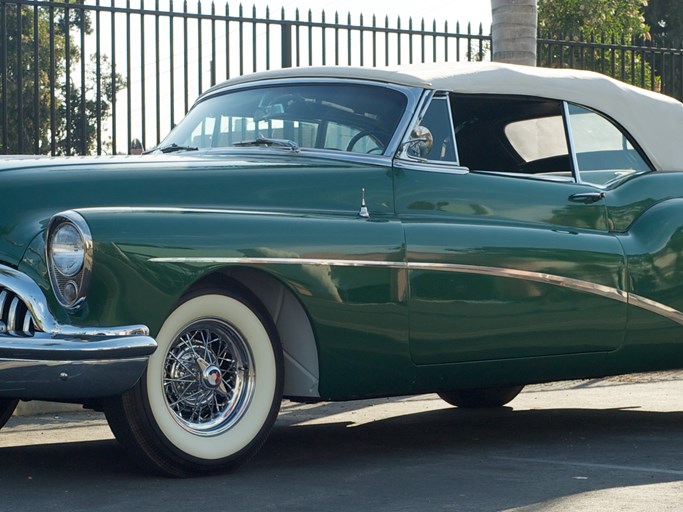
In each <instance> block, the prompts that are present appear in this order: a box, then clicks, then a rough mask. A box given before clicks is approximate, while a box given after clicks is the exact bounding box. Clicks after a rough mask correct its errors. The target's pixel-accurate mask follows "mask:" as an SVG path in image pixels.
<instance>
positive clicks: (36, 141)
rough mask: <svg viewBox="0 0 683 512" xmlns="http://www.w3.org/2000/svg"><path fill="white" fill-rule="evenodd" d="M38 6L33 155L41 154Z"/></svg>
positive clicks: (35, 41) (34, 24)
mask: <svg viewBox="0 0 683 512" xmlns="http://www.w3.org/2000/svg"><path fill="white" fill-rule="evenodd" d="M39 43H40V41H39V36H38V5H34V6H33V154H34V155H37V154H39V153H40V74H39V71H40V68H41V66H40V61H39V56H38V45H39Z"/></svg>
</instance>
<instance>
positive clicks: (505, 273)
mask: <svg viewBox="0 0 683 512" xmlns="http://www.w3.org/2000/svg"><path fill="white" fill-rule="evenodd" d="M149 261H150V262H154V263H184V264H195V263H198V264H224V265H313V266H322V265H325V266H331V267H374V268H395V269H407V270H436V271H439V272H458V273H463V274H482V275H489V276H496V277H506V278H509V279H520V280H526V281H534V282H537V283H544V284H550V285H554V286H559V287H562V288H567V289H570V290H575V291H580V292H584V293H590V294H593V295H598V296H600V297H605V298H607V299H611V300H616V301H618V302H622V303H624V304H629V305H631V306H634V307H637V308H641V309H645V310H647V311H650V312H652V313H655V314H658V315H661V316H663V317H665V318H668V319H670V320H673V321H674V322H677V323H679V324H681V325H683V313H682V312H680V311H678V310H676V309H674V308H672V307H670V306H667V305H665V304H662V303H660V302H656V301H654V300H650V299H647V298H645V297H641V296H640V295H637V294H634V293H628V292H626V291H625V290H620V289H619V288H614V287H612V286H606V285H602V284H597V283H591V282H589V281H583V280H581V279H573V278H570V277H563V276H557V275H554V274H547V273H544V272H533V271H529V270H518V269H511V268H501V267H487V266H481V265H462V264H454V263H420V262H410V263H406V262H400V261H372V260H343V259H331V258H330V259H327V258H241V257H234V258H193V257H188V258H182V257H169V258H150V260H149Z"/></svg>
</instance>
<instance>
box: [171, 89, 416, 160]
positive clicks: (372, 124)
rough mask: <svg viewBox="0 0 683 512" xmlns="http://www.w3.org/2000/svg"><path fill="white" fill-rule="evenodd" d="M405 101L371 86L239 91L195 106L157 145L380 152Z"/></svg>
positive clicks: (388, 138)
mask: <svg viewBox="0 0 683 512" xmlns="http://www.w3.org/2000/svg"><path fill="white" fill-rule="evenodd" d="M406 104H407V98H406V96H405V95H404V94H402V93H401V92H399V91H396V90H393V89H389V88H386V87H381V86H374V85H361V84H297V85H286V86H268V87H258V88H251V89H240V90H237V91H233V92H227V93H225V94H221V95H216V96H212V97H209V98H207V99H206V100H204V101H202V102H200V103H198V104H197V105H195V107H194V108H193V109H192V110H191V111H190V112H189V113H188V114H187V117H185V119H184V120H183V121H182V122H181V123H180V124H179V125H178V126H177V127H176V128H175V129H174V130H173V131H172V132H171V134H170V135H169V136H168V137H167V138H166V139H165V140H164V141H163V142H162V143H161V144H160V145H159V147H169V146H171V145H172V144H176V145H177V146H179V147H192V148H199V149H207V148H221V147H230V146H236V145H241V146H245V145H247V146H248V145H249V144H244V143H248V142H254V144H253V145H254V147H256V146H259V145H262V144H261V143H263V141H264V140H276V139H277V140H279V141H282V140H285V141H291V142H294V143H295V144H296V146H298V147H299V148H317V149H329V150H339V151H352V152H356V153H374V154H382V153H384V151H385V148H386V147H387V145H388V144H389V141H390V140H391V138H392V136H393V134H394V131H395V130H396V127H397V125H398V123H399V120H400V119H401V116H402V115H403V112H404V110H405V108H406ZM240 143H242V144H240Z"/></svg>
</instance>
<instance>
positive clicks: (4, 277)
mask: <svg viewBox="0 0 683 512" xmlns="http://www.w3.org/2000/svg"><path fill="white" fill-rule="evenodd" d="M0 287H3V288H7V289H9V290H10V291H11V292H13V293H15V294H16V296H17V297H18V298H19V299H20V300H21V301H23V302H24V304H26V307H27V308H28V310H29V313H30V314H31V316H32V317H33V321H34V322H35V325H36V329H37V330H39V331H42V332H45V333H48V334H57V335H65V336H132V335H140V336H147V335H149V329H148V328H147V326H145V325H126V326H119V327H77V326H73V325H62V324H60V323H59V322H57V320H56V319H55V318H54V317H53V316H52V314H51V313H50V311H49V310H48V307H47V299H46V298H45V295H44V294H43V291H42V290H41V289H40V287H39V286H38V285H37V284H36V283H35V282H34V281H33V280H32V279H31V278H30V277H28V276H27V275H26V274H24V273H22V272H19V271H18V270H14V269H11V268H9V267H5V266H4V265H0ZM8 330H10V331H11V330H12V329H8Z"/></svg>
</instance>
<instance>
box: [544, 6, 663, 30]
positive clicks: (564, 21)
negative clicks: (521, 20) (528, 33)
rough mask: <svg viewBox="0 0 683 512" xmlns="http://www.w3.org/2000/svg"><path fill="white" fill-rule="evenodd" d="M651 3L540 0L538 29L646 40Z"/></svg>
mask: <svg viewBox="0 0 683 512" xmlns="http://www.w3.org/2000/svg"><path fill="white" fill-rule="evenodd" d="M645 5H647V0H590V1H589V2H587V1H586V0H538V28H539V29H540V30H541V31H550V32H553V33H563V34H566V35H569V34H572V35H579V34H597V35H603V34H604V35H605V37H607V38H611V37H612V36H614V37H615V38H621V36H622V34H625V35H627V36H629V37H632V36H635V37H643V36H645V35H646V34H647V32H648V30H649V28H650V27H648V25H647V24H646V23H645V16H644V14H643V7H644V6H645Z"/></svg>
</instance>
